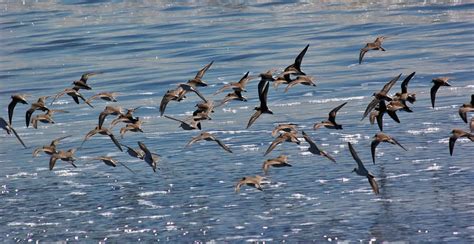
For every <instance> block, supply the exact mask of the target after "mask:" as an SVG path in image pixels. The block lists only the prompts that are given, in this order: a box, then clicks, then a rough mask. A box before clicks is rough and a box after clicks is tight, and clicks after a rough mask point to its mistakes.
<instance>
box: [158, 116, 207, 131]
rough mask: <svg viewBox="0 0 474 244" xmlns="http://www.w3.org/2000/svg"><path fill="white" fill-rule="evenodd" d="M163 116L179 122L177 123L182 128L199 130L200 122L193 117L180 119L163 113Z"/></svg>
mask: <svg viewBox="0 0 474 244" xmlns="http://www.w3.org/2000/svg"><path fill="white" fill-rule="evenodd" d="M164 117H165V118H168V119H171V120H174V121H178V122H180V123H181V124H180V125H179V127H181V128H182V129H183V130H196V129H199V130H201V122H200V121H199V120H195V119H194V118H193V117H190V118H188V119H186V120H180V119H177V118H173V117H171V116H168V115H165V116H164Z"/></svg>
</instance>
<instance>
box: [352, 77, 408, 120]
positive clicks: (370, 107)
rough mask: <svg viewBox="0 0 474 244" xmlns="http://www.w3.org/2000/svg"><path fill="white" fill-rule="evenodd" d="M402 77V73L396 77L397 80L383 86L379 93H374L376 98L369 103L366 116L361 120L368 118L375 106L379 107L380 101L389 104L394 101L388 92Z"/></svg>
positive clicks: (394, 79)
mask: <svg viewBox="0 0 474 244" xmlns="http://www.w3.org/2000/svg"><path fill="white" fill-rule="evenodd" d="M400 76H402V74H401V73H400V74H399V75H398V76H397V77H395V78H393V79H391V80H390V81H389V82H387V83H386V84H385V85H384V86H383V88H382V90H380V91H379V92H374V94H373V95H372V96H374V98H373V99H372V101H371V102H370V103H369V105H367V108H366V109H365V112H364V115H363V116H362V119H361V120H363V119H364V118H365V117H367V115H369V113H370V111H372V110H373V109H374V108H375V106H377V104H379V101H380V100H385V101H388V102H390V101H392V98H391V97H389V96H388V92H389V91H390V89H391V88H392V87H393V85H395V83H396V82H397V80H398V79H399V78H400Z"/></svg>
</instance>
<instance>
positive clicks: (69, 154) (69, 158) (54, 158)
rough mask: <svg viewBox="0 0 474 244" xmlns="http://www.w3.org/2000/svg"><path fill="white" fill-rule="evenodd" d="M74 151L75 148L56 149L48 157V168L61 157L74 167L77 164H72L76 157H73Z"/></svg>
mask: <svg viewBox="0 0 474 244" xmlns="http://www.w3.org/2000/svg"><path fill="white" fill-rule="evenodd" d="M75 152H76V149H69V150H67V151H58V152H55V153H53V154H51V157H50V159H49V170H53V168H54V166H55V165H56V161H57V160H58V159H61V160H62V161H65V162H69V163H70V164H71V165H72V166H74V168H77V166H76V165H75V164H74V162H75V161H76V157H74V153H75Z"/></svg>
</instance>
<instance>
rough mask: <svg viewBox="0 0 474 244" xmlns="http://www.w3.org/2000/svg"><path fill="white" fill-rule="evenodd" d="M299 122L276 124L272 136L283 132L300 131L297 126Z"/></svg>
mask: <svg viewBox="0 0 474 244" xmlns="http://www.w3.org/2000/svg"><path fill="white" fill-rule="evenodd" d="M296 126H297V124H291V123H290V124H278V125H277V126H275V128H274V129H273V130H272V136H273V137H275V136H278V135H279V134H280V133H282V132H291V133H295V134H297V133H298V130H297V128H296Z"/></svg>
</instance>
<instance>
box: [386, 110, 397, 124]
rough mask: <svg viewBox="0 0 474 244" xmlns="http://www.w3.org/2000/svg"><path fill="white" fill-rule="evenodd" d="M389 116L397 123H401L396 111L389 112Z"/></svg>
mask: <svg viewBox="0 0 474 244" xmlns="http://www.w3.org/2000/svg"><path fill="white" fill-rule="evenodd" d="M387 114H388V115H389V116H390V118H392V119H393V120H395V122H397V123H400V119H399V118H398V115H397V113H396V112H395V111H390V110H388V111H387Z"/></svg>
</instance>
